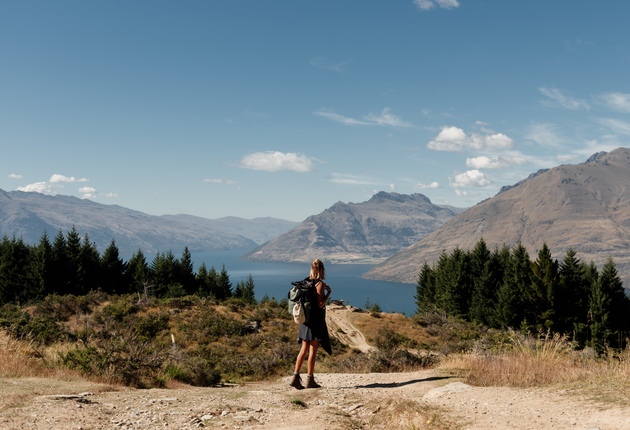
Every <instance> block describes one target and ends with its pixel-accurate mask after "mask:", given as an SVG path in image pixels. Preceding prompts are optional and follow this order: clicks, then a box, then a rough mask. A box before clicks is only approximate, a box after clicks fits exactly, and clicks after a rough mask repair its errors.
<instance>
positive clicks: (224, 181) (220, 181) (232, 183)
mask: <svg viewBox="0 0 630 430" xmlns="http://www.w3.org/2000/svg"><path fill="white" fill-rule="evenodd" d="M203 181H204V182H211V183H213V184H224V185H229V186H230V187H232V188H236V189H237V190H240V189H241V186H240V185H239V184H238V181H233V180H231V179H204V180H203Z"/></svg>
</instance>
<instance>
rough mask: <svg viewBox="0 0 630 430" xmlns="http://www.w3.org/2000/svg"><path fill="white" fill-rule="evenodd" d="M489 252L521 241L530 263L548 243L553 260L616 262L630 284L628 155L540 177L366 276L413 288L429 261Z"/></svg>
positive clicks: (596, 158) (597, 157)
mask: <svg viewBox="0 0 630 430" xmlns="http://www.w3.org/2000/svg"><path fill="white" fill-rule="evenodd" d="M481 237H483V239H484V240H485V241H486V242H487V243H488V245H489V246H491V247H494V246H499V247H500V246H502V245H503V244H504V243H505V244H507V245H510V246H513V245H515V244H517V243H518V241H521V243H522V244H523V245H524V246H525V247H526V248H527V250H528V252H529V254H530V256H531V257H532V259H534V258H536V254H537V252H538V250H539V249H540V248H541V247H542V245H543V243H547V245H548V247H549V248H550V250H551V252H552V255H553V256H554V258H558V259H562V258H563V257H564V254H565V253H566V251H567V250H568V249H569V248H573V249H574V250H575V251H576V252H577V257H578V258H580V259H581V260H582V261H585V262H587V263H588V262H591V261H593V262H594V263H595V264H596V265H598V266H599V267H601V265H602V264H603V263H604V262H605V260H606V259H607V258H608V257H612V258H613V259H614V261H615V264H616V265H617V268H618V270H619V275H620V277H621V278H622V280H624V282H626V285H627V282H628V281H630V149H626V148H618V149H615V150H614V151H611V152H609V153H598V154H594V155H593V156H592V157H591V158H589V159H588V160H587V161H586V162H584V163H582V164H577V165H563V166H558V167H555V168H553V169H549V170H547V171H542V172H537V174H533V175H532V176H530V178H528V179H527V180H526V181H521V182H519V183H518V184H515V186H513V187H509V188H507V189H503V190H502V191H501V192H499V194H497V195H496V196H495V197H492V198H491V199H488V200H486V201H483V202H481V203H479V204H477V205H476V206H473V207H472V208H470V209H468V210H466V211H465V212H463V213H461V214H459V215H458V216H456V217H454V218H453V219H451V220H450V221H448V222H447V223H446V224H445V225H444V226H442V227H441V228H440V229H438V230H436V231H434V232H432V233H431V234H429V235H427V236H426V237H424V238H423V239H422V240H420V241H419V242H418V243H416V244H414V245H412V246H410V247H408V248H406V249H404V250H402V251H400V252H399V253H397V254H395V255H393V256H392V257H390V258H389V259H387V260H386V261H384V262H382V263H380V264H379V265H377V266H375V267H373V268H372V269H371V270H369V271H368V272H367V273H365V274H364V275H363V276H362V277H364V278H367V279H377V280H387V281H394V282H403V283H415V282H416V281H417V276H418V272H419V270H420V267H421V265H422V263H423V262H424V261H427V262H428V263H429V264H432V263H433V262H435V261H436V260H437V258H438V257H439V255H440V253H441V252H442V250H445V251H446V252H451V251H452V250H453V249H454V248H455V247H459V248H461V249H470V248H472V247H473V246H474V245H475V243H476V242H477V241H478V240H479V238H481Z"/></svg>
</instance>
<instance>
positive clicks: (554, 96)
mask: <svg viewBox="0 0 630 430" xmlns="http://www.w3.org/2000/svg"><path fill="white" fill-rule="evenodd" d="M538 91H540V92H541V93H542V94H543V95H545V96H547V97H549V98H550V99H551V100H544V101H542V102H541V103H542V104H543V105H545V106H549V107H563V108H566V109H572V110H577V109H580V108H581V107H583V108H584V109H586V110H589V109H590V108H591V107H590V106H589V104H588V103H586V101H584V100H578V99H574V98H573V97H569V96H565V95H564V94H562V93H561V92H560V90H559V89H557V88H551V89H549V88H538Z"/></svg>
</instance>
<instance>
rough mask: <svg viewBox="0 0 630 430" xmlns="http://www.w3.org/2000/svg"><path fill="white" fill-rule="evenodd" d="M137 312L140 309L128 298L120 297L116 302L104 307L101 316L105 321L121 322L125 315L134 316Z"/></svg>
mask: <svg viewBox="0 0 630 430" xmlns="http://www.w3.org/2000/svg"><path fill="white" fill-rule="evenodd" d="M139 310H140V307H139V306H138V305H136V304H135V303H133V302H132V301H131V299H130V297H129V296H127V297H124V296H121V297H119V298H118V299H117V300H115V301H112V302H111V303H110V304H108V305H107V306H105V307H104V308H103V310H102V314H103V317H105V318H107V319H113V320H116V321H118V322H122V320H123V319H124V318H125V317H126V316H127V315H132V314H135V313H137V312H138V311H139Z"/></svg>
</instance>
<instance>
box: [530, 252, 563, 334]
mask: <svg viewBox="0 0 630 430" xmlns="http://www.w3.org/2000/svg"><path fill="white" fill-rule="evenodd" d="M531 268H532V273H531V276H530V280H531V283H530V285H529V288H527V289H526V290H525V300H526V306H527V310H526V312H527V313H528V315H527V319H528V321H530V323H531V322H533V324H534V325H535V327H536V328H537V329H538V330H548V329H550V330H552V331H555V330H556V325H557V320H556V294H557V290H558V282H559V279H558V261H557V260H553V259H552V258H551V251H549V248H548V247H547V244H546V243H544V244H543V247H542V249H541V250H540V251H538V258H537V259H536V261H534V262H533V263H532V265H531ZM530 317H531V319H530Z"/></svg>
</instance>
